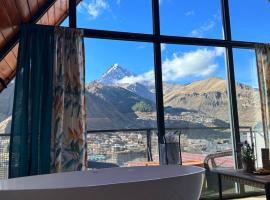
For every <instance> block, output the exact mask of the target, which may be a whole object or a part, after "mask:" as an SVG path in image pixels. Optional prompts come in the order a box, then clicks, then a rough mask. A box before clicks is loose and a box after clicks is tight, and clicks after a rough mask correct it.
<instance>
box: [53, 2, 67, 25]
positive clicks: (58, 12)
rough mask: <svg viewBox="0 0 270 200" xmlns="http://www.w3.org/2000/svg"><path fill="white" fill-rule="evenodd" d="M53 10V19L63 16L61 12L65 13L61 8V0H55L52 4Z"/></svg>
mask: <svg viewBox="0 0 270 200" xmlns="http://www.w3.org/2000/svg"><path fill="white" fill-rule="evenodd" d="M54 7H55V8H54V10H55V13H54V14H55V16H54V18H55V20H56V21H57V19H60V18H61V17H62V16H63V13H65V10H62V9H61V0H57V1H56V2H55V4H54Z"/></svg>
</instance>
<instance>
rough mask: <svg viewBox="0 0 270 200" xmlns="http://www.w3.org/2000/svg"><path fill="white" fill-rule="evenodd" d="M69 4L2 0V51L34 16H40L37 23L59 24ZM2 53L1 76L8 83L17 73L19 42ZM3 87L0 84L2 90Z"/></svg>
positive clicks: (63, 1) (63, 0)
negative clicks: (20, 28)
mask: <svg viewBox="0 0 270 200" xmlns="http://www.w3.org/2000/svg"><path fill="white" fill-rule="evenodd" d="M77 1H80V0H77ZM68 4H69V0H55V1H54V0H0V51H1V50H2V49H3V48H4V47H5V48H4V49H9V48H10V47H11V46H8V45H6V44H8V42H9V41H12V40H14V41H17V40H18V34H17V33H18V32H19V27H20V25H21V24H23V23H27V22H29V21H32V20H33V16H35V19H36V17H39V20H38V21H37V22H36V23H37V24H43V25H59V23H61V22H62V21H63V20H64V18H65V17H66V16H67V13H68V7H69V5H68ZM48 7H49V9H48ZM47 9H48V10H47ZM41 10H44V12H45V11H46V12H45V13H44V12H43V11H41ZM40 11H41V12H40ZM39 13H40V14H39ZM37 14H39V16H36V15H37ZM41 14H42V15H41ZM11 39H12V40H11ZM11 44H12V45H13V44H14V43H11ZM15 44H16V43H15ZM1 54H2V55H1V56H2V57H1V58H2V60H1V61H0V77H1V78H2V79H3V80H4V81H5V83H6V84H8V83H9V82H10V81H11V80H12V79H13V77H14V76H15V73H16V70H15V69H16V61H17V54H18V43H17V44H16V45H15V46H14V47H12V48H11V49H10V50H9V52H6V51H4V53H1ZM3 55H5V57H4V58H3ZM3 88H4V87H3V86H2V85H1V84H0V92H1V91H2V89H3Z"/></svg>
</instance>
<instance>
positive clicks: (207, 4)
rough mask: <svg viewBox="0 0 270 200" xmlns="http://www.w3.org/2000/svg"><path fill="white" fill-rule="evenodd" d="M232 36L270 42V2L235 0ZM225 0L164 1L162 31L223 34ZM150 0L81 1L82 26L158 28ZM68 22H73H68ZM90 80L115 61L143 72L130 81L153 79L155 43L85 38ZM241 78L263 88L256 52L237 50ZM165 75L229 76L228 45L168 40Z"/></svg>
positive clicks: (180, 78) (186, 78) (180, 79)
mask: <svg viewBox="0 0 270 200" xmlns="http://www.w3.org/2000/svg"><path fill="white" fill-rule="evenodd" d="M230 11H231V26H232V37H233V39H235V40H247V41H259V42H269V41H270V26H269V23H268V20H267V19H270V3H269V2H268V1H267V0H256V1H255V0H231V1H230ZM220 12H221V11H220V1H219V0H203V1H201V0H160V22H161V34H164V35H179V36H192V37H207V38H218V39H222V37H223V35H222V21H221V13H220ZM151 17H152V13H151V1H150V0H132V1H131V0H84V1H83V3H81V4H80V5H79V6H78V22H77V23H78V27H84V28H91V29H103V30H114V31H128V32H138V33H151V32H152V20H151ZM65 23H67V22H65ZM85 47H86V80H87V82H90V81H93V80H95V79H97V78H98V77H100V76H101V75H102V73H104V72H105V71H106V70H107V69H108V68H109V67H110V66H111V65H112V64H114V63H119V64H120V65H121V66H122V67H124V68H127V69H129V70H130V71H132V72H134V73H135V74H137V76H138V77H129V78H128V79H125V81H149V80H151V79H152V72H153V66H154V64H153V46H152V44H148V43H138V42H123V41H110V40H97V39H85ZM234 60H235V74H236V79H237V80H238V81H239V82H242V83H246V84H249V85H252V86H254V87H257V76H256V65H255V53H254V51H253V50H240V49H235V50H234ZM162 61H163V73H164V80H165V81H168V82H173V83H183V84H185V83H189V82H192V81H194V80H199V79H205V78H208V77H211V76H217V77H221V78H225V76H226V70H225V64H224V54H223V52H222V49H217V48H212V47H211V48H209V47H198V46H186V45H185V46H183V45H162Z"/></svg>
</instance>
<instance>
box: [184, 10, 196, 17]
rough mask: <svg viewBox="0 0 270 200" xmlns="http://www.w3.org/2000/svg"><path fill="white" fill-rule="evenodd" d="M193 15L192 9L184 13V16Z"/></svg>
mask: <svg viewBox="0 0 270 200" xmlns="http://www.w3.org/2000/svg"><path fill="white" fill-rule="evenodd" d="M193 15H195V12H194V10H190V11H187V12H186V13H185V16H187V17H188V16H193Z"/></svg>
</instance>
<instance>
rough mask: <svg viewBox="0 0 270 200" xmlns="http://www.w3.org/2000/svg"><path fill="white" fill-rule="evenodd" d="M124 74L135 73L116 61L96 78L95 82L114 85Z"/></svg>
mask: <svg viewBox="0 0 270 200" xmlns="http://www.w3.org/2000/svg"><path fill="white" fill-rule="evenodd" d="M126 76H135V75H134V74H133V73H132V72H130V71H128V70H127V69H125V68H122V67H121V66H120V65H119V64H117V63H116V64H113V65H112V66H111V67H110V68H109V69H108V70H107V71H106V72H105V73H104V74H103V75H102V76H101V77H100V78H99V79H98V80H96V82H97V83H100V84H103V85H114V84H115V83H116V82H117V81H119V80H121V79H123V78H124V77H126Z"/></svg>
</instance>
